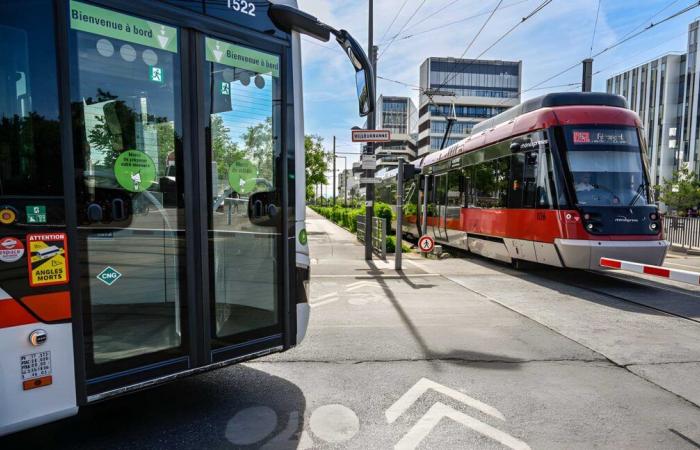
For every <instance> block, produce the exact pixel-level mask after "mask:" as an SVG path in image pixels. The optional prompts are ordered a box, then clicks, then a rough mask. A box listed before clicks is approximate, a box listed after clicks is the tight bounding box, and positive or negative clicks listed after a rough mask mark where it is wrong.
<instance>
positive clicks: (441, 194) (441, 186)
mask: <svg viewBox="0 0 700 450" xmlns="http://www.w3.org/2000/svg"><path fill="white" fill-rule="evenodd" d="M446 184H447V175H445V174H443V175H439V176H436V177H435V192H436V194H437V197H436V198H435V203H437V204H438V205H441V206H444V205H445V197H446V194H447V185H446Z"/></svg>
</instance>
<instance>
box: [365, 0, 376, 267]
mask: <svg viewBox="0 0 700 450" xmlns="http://www.w3.org/2000/svg"><path fill="white" fill-rule="evenodd" d="M368 30H369V31H368V35H367V49H368V50H369V58H370V62H371V63H372V69H373V73H374V76H375V86H376V75H377V54H376V50H375V47H374V0H369V28H368ZM375 128H376V116H375V114H374V112H371V113H369V114H368V115H367V129H368V130H374V129H375ZM367 152H368V154H370V155H374V143H373V142H368V143H367ZM365 178H374V169H365ZM365 193H366V194H365V200H366V202H365V260H366V261H371V260H372V222H373V220H372V217H373V216H374V184H366V185H365Z"/></svg>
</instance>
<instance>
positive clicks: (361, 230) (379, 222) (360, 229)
mask: <svg viewBox="0 0 700 450" xmlns="http://www.w3.org/2000/svg"><path fill="white" fill-rule="evenodd" d="M365 220H366V217H365V216H358V217H357V240H358V241H360V242H365ZM372 250H374V252H375V253H376V254H377V255H378V256H379V257H380V258H382V259H386V219H383V218H381V217H372Z"/></svg>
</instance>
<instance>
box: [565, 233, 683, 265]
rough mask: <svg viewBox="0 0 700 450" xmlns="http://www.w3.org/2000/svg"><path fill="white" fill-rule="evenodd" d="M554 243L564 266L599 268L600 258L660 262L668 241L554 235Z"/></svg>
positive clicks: (658, 263) (642, 262)
mask: <svg viewBox="0 0 700 450" xmlns="http://www.w3.org/2000/svg"><path fill="white" fill-rule="evenodd" d="M554 245H555V246H556V247H557V250H558V252H559V255H561V259H562V263H564V267H570V268H574V269H591V270H601V267H600V258H612V259H621V260H623V261H632V262H636V263H640V264H650V265H654V266H660V265H662V264H663V262H664V258H665V257H666V252H667V251H668V247H669V245H670V243H669V242H668V241H664V240H658V241H595V240H583V239H556V240H555V241H554Z"/></svg>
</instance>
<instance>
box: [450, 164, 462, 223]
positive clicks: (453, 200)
mask: <svg viewBox="0 0 700 450" xmlns="http://www.w3.org/2000/svg"><path fill="white" fill-rule="evenodd" d="M463 186H464V183H463V176H462V173H461V171H459V170H451V171H450V172H449V173H448V175H447V217H448V218H450V217H451V218H454V217H459V213H460V209H461V208H462V205H463V204H464V189H463Z"/></svg>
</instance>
